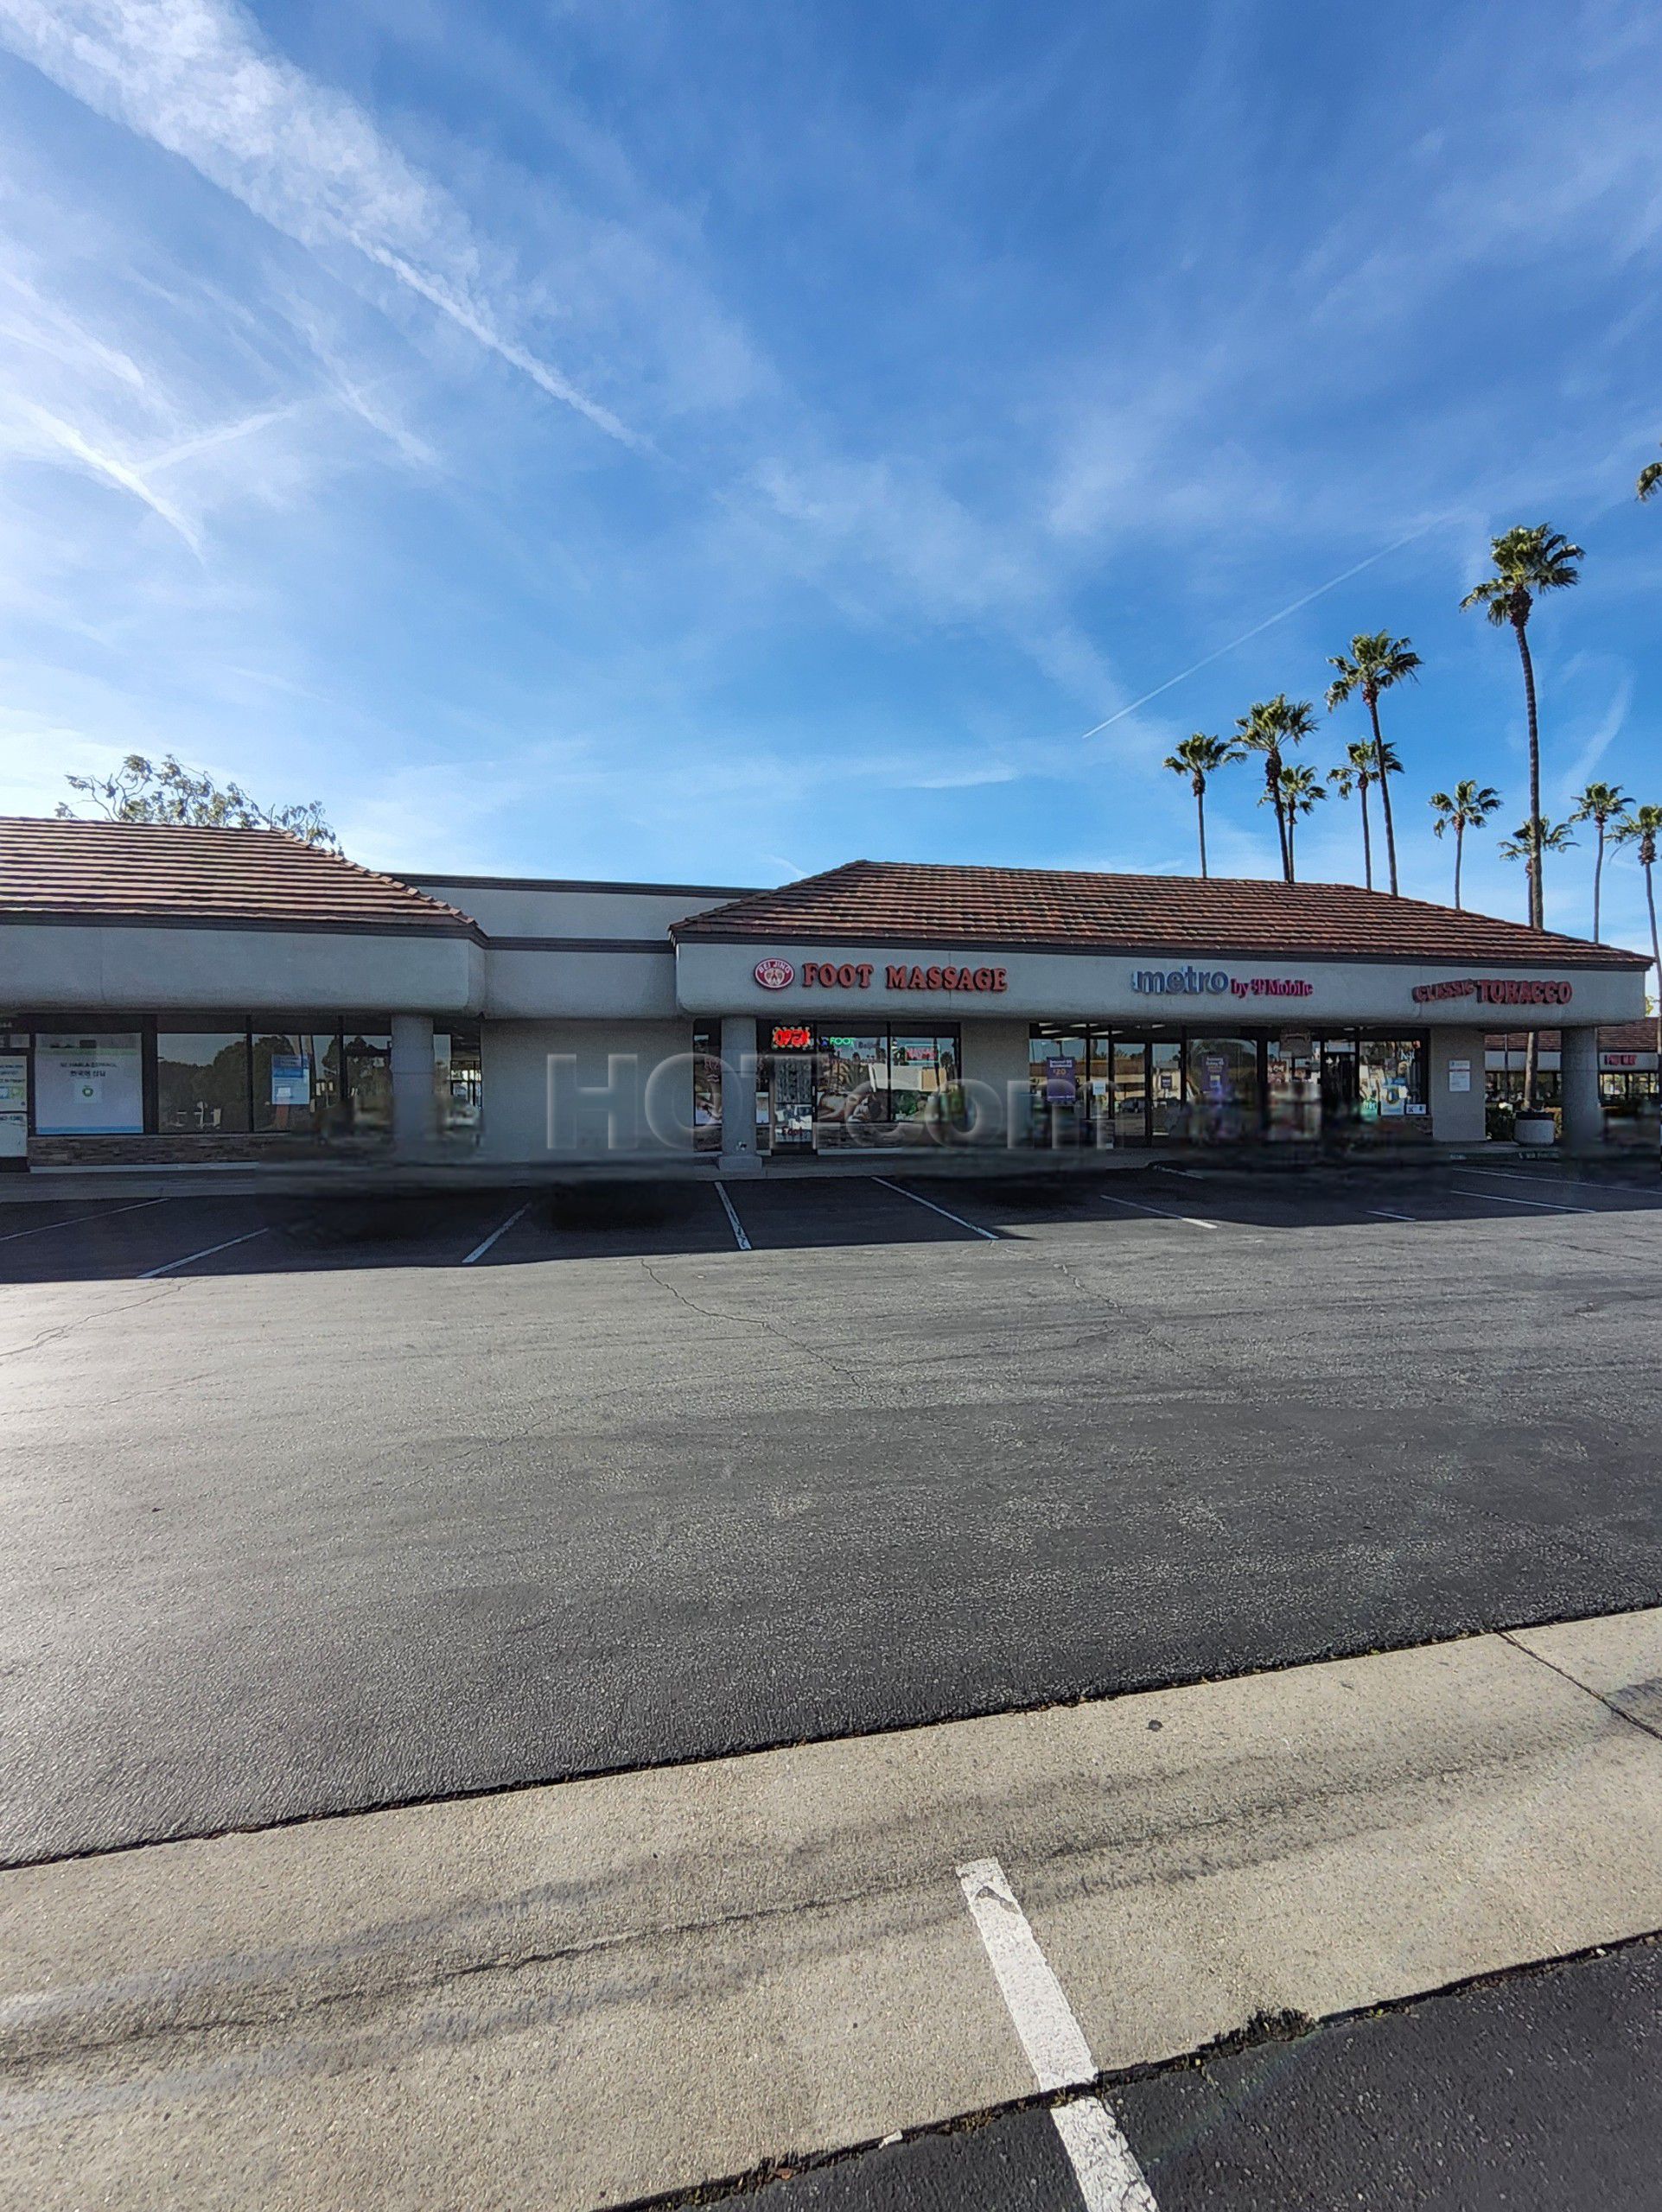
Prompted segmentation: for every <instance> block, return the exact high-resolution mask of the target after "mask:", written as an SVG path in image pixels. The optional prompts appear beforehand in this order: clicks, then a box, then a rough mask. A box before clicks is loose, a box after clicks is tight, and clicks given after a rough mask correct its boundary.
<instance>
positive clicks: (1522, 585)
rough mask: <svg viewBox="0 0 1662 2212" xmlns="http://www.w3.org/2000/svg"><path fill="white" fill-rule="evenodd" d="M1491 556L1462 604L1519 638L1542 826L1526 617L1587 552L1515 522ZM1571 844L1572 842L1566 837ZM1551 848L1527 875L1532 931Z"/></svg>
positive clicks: (1561, 587)
mask: <svg viewBox="0 0 1662 2212" xmlns="http://www.w3.org/2000/svg"><path fill="white" fill-rule="evenodd" d="M1489 557H1490V559H1491V560H1492V561H1493V563H1494V573H1493V575H1487V576H1485V577H1484V579H1483V581H1482V582H1481V583H1480V584H1474V586H1473V587H1472V588H1471V590H1470V591H1468V593H1467V594H1466V596H1465V598H1464V599H1462V600H1461V602H1460V603H1461V606H1462V607H1482V608H1483V610H1484V612H1485V613H1487V616H1488V618H1489V620H1490V621H1491V622H1493V624H1494V626H1495V627H1496V628H1497V629H1506V627H1508V626H1510V627H1511V630H1512V635H1513V636H1514V637H1515V638H1516V639H1517V640H1518V657H1519V660H1520V661H1521V662H1522V663H1523V668H1524V705H1525V710H1526V712H1527V715H1528V721H1529V818H1530V821H1531V823H1535V824H1537V825H1538V827H1540V828H1542V829H1544V827H1545V824H1546V817H1545V816H1544V814H1543V813H1542V811H1541V725H1540V716H1539V715H1538V712H1537V709H1536V701H1535V663H1534V661H1533V660H1532V659H1531V657H1530V650H1529V618H1530V615H1531V612H1532V610H1533V608H1534V606H1535V602H1536V601H1537V600H1538V599H1539V598H1540V596H1541V594H1542V593H1543V592H1549V591H1567V590H1568V589H1569V588H1570V586H1571V585H1572V584H1577V583H1579V582H1581V570H1580V569H1578V568H1577V567H1576V563H1577V562H1578V561H1582V560H1584V559H1585V558H1586V556H1585V555H1584V554H1583V553H1582V549H1581V547H1580V546H1579V545H1572V544H1571V543H1570V540H1569V539H1568V538H1567V537H1563V535H1562V534H1561V533H1560V532H1559V531H1556V530H1549V529H1548V527H1547V525H1546V524H1544V522H1543V523H1534V524H1521V523H1520V524H1519V525H1518V527H1517V528H1516V529H1513V530H1508V531H1504V532H1503V533H1502V535H1501V536H1500V537H1493V538H1491V539H1490V540H1489ZM1570 842H1572V843H1573V842H1574V840H1573V839H1572V840H1571V841H1570ZM1554 849H1555V848H1554V847H1553V845H1552V844H1551V842H1550V841H1549V840H1547V839H1545V838H1543V840H1542V843H1541V850H1540V852H1538V853H1536V854H1535V855H1534V861H1535V865H1534V867H1533V868H1532V871H1531V875H1530V880H1529V882H1530V892H1529V918H1530V926H1531V928H1532V929H1539V928H1540V927H1541V926H1542V922H1541V915H1542V912H1543V906H1542V899H1541V870H1540V866H1539V862H1540V860H1541V857H1542V854H1544V853H1548V852H1551V851H1553V850H1554Z"/></svg>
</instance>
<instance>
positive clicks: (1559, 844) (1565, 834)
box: [1500, 815, 1576, 929]
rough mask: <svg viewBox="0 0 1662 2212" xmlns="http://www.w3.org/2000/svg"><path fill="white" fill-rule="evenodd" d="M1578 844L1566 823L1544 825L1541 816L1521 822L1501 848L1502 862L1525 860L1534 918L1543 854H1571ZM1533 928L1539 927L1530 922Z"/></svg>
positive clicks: (1538, 903) (1547, 823) (1536, 923)
mask: <svg viewBox="0 0 1662 2212" xmlns="http://www.w3.org/2000/svg"><path fill="white" fill-rule="evenodd" d="M1575 842H1576V840H1575V839H1574V838H1573V837H1572V836H1570V824H1569V823H1567V822H1544V821H1543V820H1542V818H1541V817H1540V816H1539V815H1536V816H1535V817H1533V818H1532V819H1531V821H1528V822H1524V823H1519V826H1518V828H1517V829H1514V830H1513V831H1512V835H1511V836H1510V837H1507V838H1506V839H1504V840H1503V841H1502V842H1501V845H1500V857H1501V859H1502V860H1503V861H1522V862H1523V863H1524V879H1525V882H1526V883H1527V884H1528V886H1529V911H1530V913H1531V917H1533V915H1534V914H1535V913H1536V912H1537V910H1538V907H1539V906H1540V900H1541V868H1540V859H1541V855H1542V854H1543V853H1563V852H1568V850H1569V849H1570V846H1571V845H1573V844H1574V843H1575ZM1539 927H1540V924H1539V923H1538V922H1537V921H1534V920H1533V919H1531V928H1533V929H1538V928H1539Z"/></svg>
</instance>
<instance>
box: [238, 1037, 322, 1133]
mask: <svg viewBox="0 0 1662 2212" xmlns="http://www.w3.org/2000/svg"><path fill="white" fill-rule="evenodd" d="M337 1057H338V1048H337V1045H336V1039H335V1034H334V1031H333V1030H326V1031H324V1032H323V1033H322V1034H318V1033H314V1032H312V1031H309V1030H289V1031H286V1032H277V1033H271V1032H265V1033H256V1035H255V1038H254V1053H253V1071H254V1127H255V1128H256V1129H258V1130H260V1131H261V1132H262V1133H267V1134H274V1135H290V1136H315V1135H318V1134H319V1133H320V1132H321V1131H322V1129H323V1128H325V1127H326V1126H327V1117H328V1109H329V1106H330V1104H331V1103H332V1099H333V1096H334V1087H333V1079H332V1072H331V1071H332V1067H333V1064H334V1061H335V1059H336V1058H337Z"/></svg>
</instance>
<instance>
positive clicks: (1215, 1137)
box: [1188, 1037, 1258, 1144]
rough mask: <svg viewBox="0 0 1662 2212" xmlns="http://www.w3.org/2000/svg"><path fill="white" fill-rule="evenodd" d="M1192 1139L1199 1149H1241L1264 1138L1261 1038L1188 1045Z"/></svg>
mask: <svg viewBox="0 0 1662 2212" xmlns="http://www.w3.org/2000/svg"><path fill="white" fill-rule="evenodd" d="M1188 1098H1189V1107H1190V1121H1189V1135H1190V1138H1191V1140H1192V1141H1194V1142H1195V1143H1197V1144H1239V1142H1240V1141H1242V1139H1243V1138H1245V1137H1255V1136H1257V1135H1258V1039H1257V1038H1256V1037H1191V1038H1190V1039H1189V1040H1188Z"/></svg>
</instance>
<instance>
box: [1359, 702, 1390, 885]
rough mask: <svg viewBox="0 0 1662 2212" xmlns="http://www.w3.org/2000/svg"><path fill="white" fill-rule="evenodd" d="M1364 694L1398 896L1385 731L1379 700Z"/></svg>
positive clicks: (1387, 853) (1387, 844)
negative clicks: (1381, 724)
mask: <svg viewBox="0 0 1662 2212" xmlns="http://www.w3.org/2000/svg"><path fill="white" fill-rule="evenodd" d="M1363 696H1364V697H1365V698H1366V701H1367V711H1368V720H1369V721H1371V722H1372V724H1373V752H1374V757H1375V759H1376V760H1378V761H1379V804H1380V805H1381V806H1382V807H1383V808H1384V809H1385V865H1386V868H1388V869H1389V871H1390V875H1391V897H1392V898H1393V899H1394V898H1395V897H1396V896H1397V824H1396V823H1395V821H1394V820H1393V818H1392V817H1391V779H1390V777H1389V776H1387V775H1386V773H1385V732H1384V731H1383V730H1382V729H1381V728H1379V700H1378V699H1377V698H1376V697H1375V696H1374V695H1373V693H1372V692H1371V691H1368V692H1365V693H1364V694H1363Z"/></svg>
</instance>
